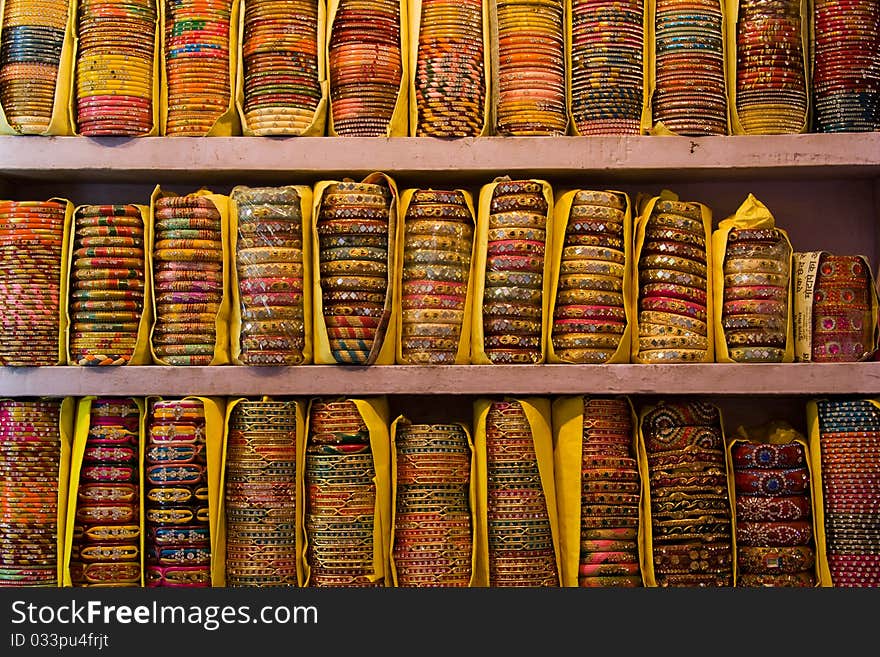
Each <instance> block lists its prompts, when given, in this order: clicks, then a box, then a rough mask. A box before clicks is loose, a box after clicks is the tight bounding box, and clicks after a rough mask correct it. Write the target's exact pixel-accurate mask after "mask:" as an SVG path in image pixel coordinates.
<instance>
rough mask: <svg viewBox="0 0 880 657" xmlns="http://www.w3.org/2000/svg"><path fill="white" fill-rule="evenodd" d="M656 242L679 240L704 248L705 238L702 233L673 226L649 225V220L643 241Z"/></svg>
mask: <svg viewBox="0 0 880 657" xmlns="http://www.w3.org/2000/svg"><path fill="white" fill-rule="evenodd" d="M648 240H650V241H658V242H679V243H682V244H690V245H692V246H696V247H699V248H701V249H703V250H705V248H706V238H705V237H704V235H696V234H694V233H691V232H689V231H685V230H677V229H675V228H664V227H662V226H657V227H653V226H651V223H650V220H649V221H648V226H647V228H646V229H645V241H648Z"/></svg>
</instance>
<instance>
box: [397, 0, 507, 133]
mask: <svg viewBox="0 0 880 657" xmlns="http://www.w3.org/2000/svg"><path fill="white" fill-rule="evenodd" d="M406 4H408V9H407V11H408V13H409V32H408V41H409V54H408V56H409V72H408V73H409V136H410V137H416V136H419V106H418V102H417V99H416V73H417V70H418V62H419V37H420V36H421V25H422V0H409V2H408V3H406ZM489 4H491V3H489V2H484V3H482V9H483V94H484V95H483V122H482V123H483V125H482V127H481V128H480V132H479V134H478V136H480V137H484V136H486V135H488V134H490V131H491V128H492V121H491V120H490V116H491V114H490V112H491V100H492V90H491V80H492V75H491V70H492V64H491V59H492V58H491V53H492V47H491V43H492V42H491V41H490V39H489V9H488V5H489Z"/></svg>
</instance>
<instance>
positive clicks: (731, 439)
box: [724, 421, 821, 586]
mask: <svg viewBox="0 0 880 657" xmlns="http://www.w3.org/2000/svg"><path fill="white" fill-rule="evenodd" d="M724 442H725V444H726V452H727V494H728V495H730V499H731V500H732V501H733V505H732V506H733V509H734V520H735V519H736V515H735V513H736V485H735V483H734V467H733V456H732V455H733V448H734V446H736V444H737V443H741V442H747V443H762V444H770V445H787V444H789V443H798V444H800V445H801V446H802V447H803V448H804V455H805V456H806V459H807V469H808V470H809V471H810V489H811V490H810V493H809V495H810V504H811V506H812V522H813V549H814V550H816V552H817V555H816V564H815V566H814V569H815V575H816V583H817V586H818V585H819V582H820V581H821V576H820V572H819V570H820V568H819V558H818V541H817V540H816V535H817V534H818V531H819V528H818V527H817V523H816V521H815V518H816V495H815V493H814V491H813V490H812V489H813V487H814V485H815V484H814V482H815V481H816V479H817V477H816V474H815V472H814V470H813V468H814V467H815V466H814V465H813V458H812V455H811V454H810V446H809V444H808V443H807V439H806V437H804V436H803V435H802V434H801V433H800V432H799V431H797V430H796V429H795V428H794V427H792V426H791V425H790V424H788V423H787V422H784V421H779V422H769V423H767V424H764V425H762V426H759V427H753V428H746V427H738V428H737V430H736V435H734V436H727V437H725V441H724ZM733 536H734V545H733V554H734V561H733V573H734V578H735V580H734V582H735V583H734V586H736V585H737V584H736V581H738V579H737V578H738V570H739V569H738V567H737V566H738V564H737V561H736V550H737V544H736V522H734V524H733Z"/></svg>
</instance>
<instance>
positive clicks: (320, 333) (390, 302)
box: [311, 172, 400, 365]
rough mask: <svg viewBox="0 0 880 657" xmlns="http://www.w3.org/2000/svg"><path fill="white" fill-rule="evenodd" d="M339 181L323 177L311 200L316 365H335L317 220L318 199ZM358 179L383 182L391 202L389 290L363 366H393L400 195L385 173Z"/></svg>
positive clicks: (319, 213)
mask: <svg viewBox="0 0 880 657" xmlns="http://www.w3.org/2000/svg"><path fill="white" fill-rule="evenodd" d="M338 182H341V181H339V180H322V181H321V182H319V183H317V184H316V185H315V189H314V194H313V200H312V203H313V205H312V223H311V232H312V305H313V310H312V313H313V315H314V322H315V330H314V333H313V338H312V339H313V341H314V352H315V353H314V359H315V364H316V365H335V364H336V359H335V358H334V357H333V353H332V352H331V351H330V340H329V338H328V337H327V324H326V322H325V321H324V295H323V293H322V291H321V244H320V240H319V237H318V219H319V218H320V216H321V202H322V200H323V198H324V192H325V191H326V190H327V188H328V187H330V186H331V185H335V184H336V183H338ZM361 182H365V183H371V184H376V185H381V184H385V185H387V187H388V189H389V190H391V203H390V205H389V208H388V289H387V292H386V293H385V312H384V313H383V315H382V319H381V321H380V323H379V327H378V328H377V329H376V337H375V339H374V340H373V348H372V351H371V352H370V356H369V358H368V360H367V362H366V363H364V365H393V364H394V349H395V344H396V343H397V338H396V331H397V319H396V318H395V313H396V306H395V304H394V295H395V291H394V281H395V278H396V277H395V274H394V272H395V271H396V270H397V268H396V262H395V258H396V255H397V242H396V240H397V234H398V227H397V224H398V216H399V214H400V211H399V207H400V197H399V195H398V192H397V184H396V183H395V182H394V180H393V179H392V178H391V177H390V176H388V175H386V174H384V173H379V172H375V173H371V174H370V175H369V176H367V177H366V178H364V179H363V180H362V181H361Z"/></svg>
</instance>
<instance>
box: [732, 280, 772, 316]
mask: <svg viewBox="0 0 880 657" xmlns="http://www.w3.org/2000/svg"><path fill="white" fill-rule="evenodd" d="M733 302H739V303H733ZM762 302H763V303H762ZM769 302H775V303H769ZM787 302H788V286H774V285H738V286H736V287H727V288H724V308H725V311H724V312H725V314H730V315H742V314H748V313H757V314H762V315H784V314H785V313H786V312H787V307H786V305H787ZM728 303H729V304H730V306H728Z"/></svg>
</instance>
